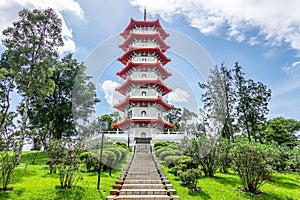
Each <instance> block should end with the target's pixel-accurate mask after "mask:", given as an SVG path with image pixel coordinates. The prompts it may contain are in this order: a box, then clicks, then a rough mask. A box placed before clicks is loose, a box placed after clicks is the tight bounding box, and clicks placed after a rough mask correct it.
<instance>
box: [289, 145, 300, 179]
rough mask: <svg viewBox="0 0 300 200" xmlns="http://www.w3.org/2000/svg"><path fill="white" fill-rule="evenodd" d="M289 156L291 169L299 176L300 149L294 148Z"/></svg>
mask: <svg viewBox="0 0 300 200" xmlns="http://www.w3.org/2000/svg"><path fill="white" fill-rule="evenodd" d="M291 154H292V155H291V157H292V159H291V162H292V167H293V169H294V170H295V171H297V172H299V174H300V147H296V148H294V149H293V150H292V152H291Z"/></svg>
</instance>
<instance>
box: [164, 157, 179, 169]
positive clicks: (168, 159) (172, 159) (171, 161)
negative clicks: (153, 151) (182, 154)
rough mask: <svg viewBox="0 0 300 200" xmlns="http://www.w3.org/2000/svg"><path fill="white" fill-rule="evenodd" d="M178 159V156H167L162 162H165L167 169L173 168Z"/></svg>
mask: <svg viewBox="0 0 300 200" xmlns="http://www.w3.org/2000/svg"><path fill="white" fill-rule="evenodd" d="M178 158H179V156H167V157H165V159H164V161H165V165H166V166H167V167H168V168H172V167H175V162H176V160H177V159H178Z"/></svg>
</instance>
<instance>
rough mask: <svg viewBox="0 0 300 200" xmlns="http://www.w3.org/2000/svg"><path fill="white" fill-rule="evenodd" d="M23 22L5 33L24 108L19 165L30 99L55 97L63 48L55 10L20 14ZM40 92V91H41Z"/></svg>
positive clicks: (18, 149)
mask: <svg viewBox="0 0 300 200" xmlns="http://www.w3.org/2000/svg"><path fill="white" fill-rule="evenodd" d="M19 18H20V19H19V21H17V22H14V23H13V26H12V27H8V28H7V29H5V30H4V31H3V34H4V36H5V39H4V40H3V44H4V45H5V46H6V48H7V50H6V51H5V54H6V55H7V56H8V62H9V64H10V66H11V67H12V69H13V70H14V72H15V73H16V76H15V82H16V84H17V90H18V93H19V94H20V95H21V96H22V98H23V99H22V103H21V105H20V109H19V110H20V112H21V128H20V140H19V143H18V147H17V149H16V161H17V163H19V162H20V159H21V153H22V147H23V143H24V137H25V131H26V128H27V119H28V109H29V106H30V99H31V98H32V97H34V96H36V97H39V98H40V99H44V98H45V97H46V96H47V94H49V93H52V91H53V86H54V83H53V81H52V80H51V79H50V77H51V75H52V69H53V65H54V62H55V60H56V58H57V50H58V48H59V47H61V46H63V41H62V36H61V27H62V22H61V20H60V19H59V17H58V16H57V14H56V13H55V11H54V10H53V9H50V8H49V9H46V10H43V11H41V10H36V9H35V10H32V11H30V10H27V9H23V10H22V11H20V12H19ZM37 88H39V89H37Z"/></svg>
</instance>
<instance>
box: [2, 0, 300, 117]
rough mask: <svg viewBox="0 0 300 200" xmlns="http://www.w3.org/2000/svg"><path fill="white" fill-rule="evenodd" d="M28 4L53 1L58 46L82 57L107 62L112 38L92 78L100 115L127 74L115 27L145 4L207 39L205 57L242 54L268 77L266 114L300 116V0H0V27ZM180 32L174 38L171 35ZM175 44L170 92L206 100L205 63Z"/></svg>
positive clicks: (138, 14)
mask: <svg viewBox="0 0 300 200" xmlns="http://www.w3.org/2000/svg"><path fill="white" fill-rule="evenodd" d="M23 7H26V8H39V9H44V8H47V7H53V8H55V9H56V10H57V12H58V13H59V15H60V17H61V18H62V19H63V22H64V23H63V35H64V38H65V44H66V46H65V47H64V48H63V49H61V52H68V51H69V52H70V51H71V52H73V53H74V56H75V57H76V58H77V59H78V60H79V61H86V63H90V62H93V63H94V66H97V65H96V64H97V62H99V63H101V64H103V62H104V61H103V60H105V59H103V56H104V54H105V52H103V51H101V49H102V48H103V45H104V44H105V42H108V43H107V45H109V49H108V48H107V52H106V53H108V54H109V56H111V57H112V59H111V58H110V57H109V56H108V57H109V58H110V59H108V57H107V62H106V63H105V64H104V65H101V66H98V67H99V71H101V72H103V73H101V74H98V75H97V78H95V83H96V84H97V93H98V95H99V97H100V98H101V99H102V102H101V103H99V104H98V105H97V115H100V114H102V113H110V112H112V107H111V104H113V103H114V101H117V100H118V98H121V97H120V96H119V95H118V94H116V93H115V92H113V87H115V86H116V85H118V84H120V83H121V82H122V80H121V79H120V78H118V77H117V76H116V75H115V73H116V72H117V71H119V70H120V69H121V68H122V65H121V64H120V63H119V62H117V61H116V60H117V58H118V57H120V56H121V54H122V51H121V50H119V49H118V46H117V45H118V44H120V42H122V38H121V36H118V34H119V33H120V32H122V31H123V30H124V28H125V27H126V26H127V25H128V23H129V20H130V18H134V19H140V20H142V18H143V13H142V10H143V9H144V8H146V9H147V17H148V19H149V20H151V19H157V18H158V19H160V22H161V24H162V26H163V27H164V28H165V29H169V30H171V31H177V32H179V33H181V34H182V35H183V36H184V37H186V38H189V39H190V40H191V41H194V42H196V43H197V44H198V45H199V47H202V50H203V52H202V53H204V54H205V53H206V55H207V56H206V57H205V56H204V57H201V58H200V59H209V58H210V59H211V62H212V63H213V65H220V64H221V63H223V62H224V63H225V65H226V66H228V67H232V66H234V63H235V62H237V61H238V62H239V64H240V65H241V66H242V67H243V69H244V72H245V73H246V77H247V78H251V79H253V80H255V81H261V82H263V83H264V84H266V85H267V86H268V88H270V89H271V90H272V93H273V95H272V100H271V102H270V105H269V108H270V114H269V115H268V117H269V118H273V117H279V116H283V117H287V118H295V119H297V120H300V100H299V99H300V14H299V11H298V10H297V9H298V8H299V7H300V2H299V1H297V0H286V1H284V2H283V1H272V0H264V1H251V0H240V1H236V0H226V1H217V0H211V1H202V0H190V1H184V0H160V1H150V0H128V1H126V0H97V1H96V0H64V1H60V0H51V1H50V0H10V1H6V0H0V15H1V17H0V30H1V31H2V30H3V29H4V28H6V27H7V26H10V25H11V23H12V22H13V21H15V20H17V13H18V11H19V10H20V9H21V8H23ZM0 38H2V36H0ZM170 38H171V36H170ZM175 39H176V38H175ZM175 39H172V38H171V39H170V42H171V43H173V42H174V40H175ZM167 42H168V40H167ZM111 44H114V45H111ZM170 46H171V48H170V49H169V51H168V53H167V56H168V57H170V58H171V60H172V62H170V63H169V64H168V65H167V66H166V67H167V68H168V69H169V70H170V71H171V72H172V73H173V75H174V76H173V77H171V78H169V79H168V80H166V82H167V84H168V85H169V86H170V87H172V88H173V91H175V92H174V93H173V94H176V95H169V96H168V97H165V98H166V99H168V100H169V101H170V102H171V103H174V104H175V105H178V106H191V104H192V106H191V107H190V109H192V110H193V109H197V106H199V105H200V104H201V103H200V102H199V98H200V90H199V88H197V84H196V83H197V82H198V81H203V80H205V77H202V76H201V75H198V74H197V73H194V72H195V70H196V71H198V72H199V71H200V73H201V69H199V68H198V67H197V66H195V65H194V63H193V62H190V60H189V59H187V58H186V56H182V54H181V55H176V54H174V53H172V45H170ZM173 47H174V45H173ZM175 49H176V48H175ZM0 50H1V51H2V50H3V46H0ZM102 50H103V49H102ZM105 51H106V50H105ZM190 51H193V49H190ZM97 52H100V53H101V55H99V59H102V60H100V61H99V60H97V59H95V60H92V58H91V55H96V53H97ZM185 53H186V51H185ZM113 58H114V59H113ZM91 60H92V61H91ZM99 65H100V64H99ZM207 67H208V68H209V67H211V66H207ZM94 70H95V69H94ZM96 71H97V69H96ZM92 75H94V74H92ZM198 90H199V91H198ZM176 96H177V97H178V96H180V98H176ZM13 98H14V99H13V100H14V101H15V102H17V98H15V97H13Z"/></svg>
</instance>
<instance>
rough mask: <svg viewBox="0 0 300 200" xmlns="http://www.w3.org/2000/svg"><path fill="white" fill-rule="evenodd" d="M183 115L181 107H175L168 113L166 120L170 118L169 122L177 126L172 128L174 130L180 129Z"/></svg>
mask: <svg viewBox="0 0 300 200" xmlns="http://www.w3.org/2000/svg"><path fill="white" fill-rule="evenodd" d="M181 117H182V113H181V108H176V107H174V108H173V109H171V110H170V111H169V112H168V113H167V114H166V120H168V121H169V122H171V123H173V124H174V125H175V127H174V128H173V129H172V130H174V131H178V130H179V128H180V121H181Z"/></svg>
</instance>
